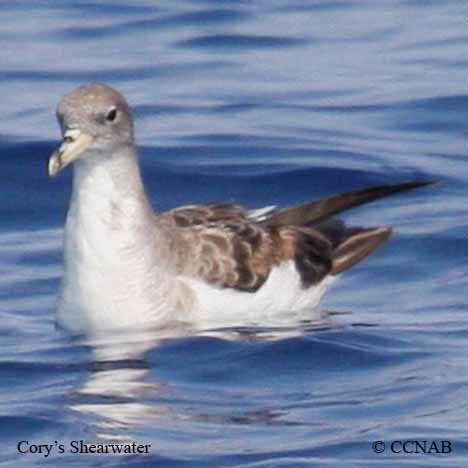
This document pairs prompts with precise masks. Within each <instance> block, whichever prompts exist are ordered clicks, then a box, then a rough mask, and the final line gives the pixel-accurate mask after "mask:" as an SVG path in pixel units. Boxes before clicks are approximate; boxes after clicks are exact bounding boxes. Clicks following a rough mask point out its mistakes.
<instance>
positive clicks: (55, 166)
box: [47, 128, 93, 177]
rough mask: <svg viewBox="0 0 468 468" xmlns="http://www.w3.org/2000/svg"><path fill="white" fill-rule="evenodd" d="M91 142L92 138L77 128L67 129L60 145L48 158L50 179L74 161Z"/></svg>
mask: <svg viewBox="0 0 468 468" xmlns="http://www.w3.org/2000/svg"><path fill="white" fill-rule="evenodd" d="M92 141H93V137H91V136H90V135H87V134H86V133H83V132H82V131H81V130H79V129H77V128H69V129H67V130H66V131H65V133H64V135H63V140H62V144H61V145H60V146H59V148H58V149H57V150H55V151H54V152H53V153H52V155H51V156H50V158H49V163H48V165H47V171H48V173H49V176H50V177H54V176H56V175H57V174H58V173H59V172H60V171H61V170H62V169H63V168H64V167H66V166H68V165H69V164H71V163H72V162H73V161H75V160H76V159H77V158H78V157H79V156H80V154H82V153H83V152H84V151H86V150H87V149H88V148H89V147H90V145H91V143H92Z"/></svg>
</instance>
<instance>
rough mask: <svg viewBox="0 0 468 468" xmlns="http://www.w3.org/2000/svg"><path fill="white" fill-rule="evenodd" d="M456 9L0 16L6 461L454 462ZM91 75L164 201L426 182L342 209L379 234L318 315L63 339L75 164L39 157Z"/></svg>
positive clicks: (44, 11) (467, 96)
mask: <svg viewBox="0 0 468 468" xmlns="http://www.w3.org/2000/svg"><path fill="white" fill-rule="evenodd" d="M467 18H468V2H466V1H462V0H460V1H456V0H452V1H450V2H443V1H440V2H437V1H418V0H383V1H373V0H367V1H366V0H353V1H351V0H337V1H332V0H330V1H326V0H322V1H320V0H288V1H280V0H268V1H267V0H252V1H246V0H240V1H232V2H230V1H226V0H199V1H190V0H185V1H182V0H171V1H169V0H162V1H159V2H156V1H149V0H135V1H128V0H126V1H124V0H109V1H104V0H102V1H98V0H71V1H70V0H34V1H31V0H15V1H12V0H5V1H4V2H2V5H1V8H0V22H1V27H0V43H1V48H0V83H1V86H0V103H1V110H2V119H1V123H0V184H1V196H0V201H1V203H0V465H1V466H2V467H3V466H5V467H9V466H56V467H64V466H73V467H89V466H106V467H115V466H129V467H134V466H138V467H139V466H161V467H184V468H185V467H190V468H191V467H213V468H222V467H231V468H234V467H236V468H240V467H245V468H280V467H281V468H283V467H321V466H332V467H335V466H346V467H367V466H368V467H375V466H379V467H386V466H394V465H397V464H399V465H403V466H408V467H410V466H418V467H452V466H460V467H466V466H467V463H468V360H467V356H468V307H467V294H466V293H467V278H468V209H467V187H468V186H467V182H468V164H467V158H468V28H467ZM91 80H98V81H103V82H106V83H108V84H110V85H112V86H114V87H116V88H117V89H119V90H120V91H121V92H123V93H124V95H125V96H126V97H127V99H128V100H129V102H130V103H131V105H132V106H133V109H134V113H135V118H136V132H137V139H138V144H139V150H140V156H141V164H142V167H143V173H144V179H145V182H146V184H147V187H148V193H149V194H150V196H151V200H152V203H153V205H154V207H155V209H157V210H166V209H170V208H172V207H174V206H177V205H180V204H188V203H208V202H216V201H229V202H237V203H242V204H245V205H246V206H248V207H250V208H255V207H261V206H265V205H278V206H286V205H289V204H294V203H300V202H304V201H307V200H309V199H312V198H315V197H320V196H324V195H327V194H331V193H336V192H342V191H346V190H352V189H357V188H362V187H365V186H368V185H373V184H380V183H392V182H401V181H405V180H411V179H428V180H438V181H439V184H438V185H436V186H434V187H430V188H424V189H420V190H418V191H414V192H411V193H406V194H402V195H398V196H395V197H392V198H390V199H386V200H383V201H379V202H376V203H373V204H371V205H368V206H366V207H362V208H359V209H356V210H352V212H350V213H348V214H346V217H345V218H346V220H347V221H348V222H350V223H351V224H356V225H359V224H361V223H362V224H365V225H368V226H378V225H390V226H393V228H394V236H393V237H392V239H391V240H390V241H389V242H388V243H387V244H386V245H385V246H384V247H383V248H381V249H379V251H378V252H376V253H375V254H374V255H373V256H372V257H371V258H369V259H367V260H366V261H364V262H362V263H361V264H359V265H358V266H356V267H355V268H353V269H352V270H350V271H348V272H346V273H345V274H344V275H343V276H342V277H341V278H340V279H339V281H337V282H336V283H335V284H334V286H333V287H332V289H331V290H330V291H329V293H328V294H327V295H326V297H325V299H324V301H323V302H322V306H321V310H320V314H319V315H317V313H316V312H317V311H315V312H314V311H311V312H310V317H309V318H308V317H307V316H305V317H302V319H301V320H300V321H297V320H296V321H295V320H291V323H288V322H287V321H286V322H285V323H283V324H282V325H281V326H272V325H271V324H268V323H259V324H258V326H242V324H240V325H239V326H238V327H234V328H233V327H231V328H229V327H227V328H221V329H206V330H181V329H178V328H177V327H174V328H167V329H165V330H159V331H158V332H153V333H148V334H145V335H143V336H142V335H133V334H132V335H126V334H123V333H122V334H116V335H109V336H108V337H106V339H104V340H102V339H101V340H99V341H95V340H94V341H93V340H91V339H90V338H86V337H83V336H71V335H69V334H67V333H65V332H63V331H60V330H56V329H55V326H54V301H55V295H56V292H57V288H58V285H59V281H60V277H61V259H62V247H61V236H62V227H63V223H64V219H65V215H66V209H67V205H68V198H69V194H70V182H71V178H70V172H71V171H66V172H65V173H64V174H61V175H60V177H58V178H57V179H54V180H52V181H51V180H49V179H48V177H47V176H46V161H47V158H48V156H49V154H50V153H51V151H53V149H54V147H55V146H56V145H57V143H58V141H59V128H58V125H57V123H56V120H55V106H56V104H57V102H58V100H59V98H60V97H61V95H63V94H64V93H65V92H67V91H70V90H71V89H73V88H74V87H75V86H77V85H79V84H82V83H84V82H88V81H91ZM278 294H281V291H278ZM73 441H76V442H73ZM79 441H83V443H84V444H111V443H113V444H115V443H121V444H131V443H133V442H135V443H136V444H142V445H143V444H147V445H150V447H148V453H147V454H133V455H132V454H130V455H112V454H91V453H88V454H86V453H75V450H74V449H73V447H74V446H75V445H74V444H78V443H79ZM377 441H381V442H382V443H383V444H380V445H379V444H377V445H376V444H374V445H373V443H374V442H377ZM405 441H410V442H409V443H407V444H406V445H403V443H404V442H405ZM412 441H418V442H419V444H420V445H417V444H416V443H414V442H412ZM424 441H426V449H425V450H423V449H422V448H421V446H422V445H423V442H424ZM443 441H446V442H447V443H446V445H445V449H444V445H443V443H442V442H443ZM433 442H434V443H435V444H436V446H437V447H438V449H434V447H432V450H429V449H430V446H431V444H432V443H433ZM43 444H46V445H47V444H48V445H50V447H51V448H50V453H49V454H47V453H46V452H44V450H45V448H44V446H42V447H39V446H41V445H43ZM447 444H448V445H447ZM447 447H449V448H450V450H448V448H447ZM39 449H41V451H42V453H38V450H39ZM405 450H406V452H407V453H405ZM81 451H83V450H81ZM23 452H25V453H23ZM377 452H380V453H377ZM424 452H426V453H424ZM437 452H440V453H437ZM46 455H47V456H46Z"/></svg>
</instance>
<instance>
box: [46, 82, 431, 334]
mask: <svg viewBox="0 0 468 468" xmlns="http://www.w3.org/2000/svg"><path fill="white" fill-rule="evenodd" d="M57 117H58V121H59V123H60V127H61V130H62V135H63V140H62V143H61V145H60V146H59V148H58V149H57V150H56V151H55V152H54V153H53V154H52V155H51V156H50V159H49V162H48V173H49V175H50V176H51V177H53V176H55V175H56V174H57V173H58V172H59V171H61V170H62V169H63V168H65V167H66V166H68V165H70V164H72V163H73V188H72V194H71V200H70V206H69V209H68V214H67V220H66V225H65V232H64V271H63V276H62V281H61V286H60V291H59V294H58V304H57V315H56V318H57V323H58V325H59V326H61V327H64V328H66V329H68V330H71V331H73V332H89V331H95V330H103V329H112V328H122V327H125V328H130V327H141V326H144V327H147V326H153V325H156V326H158V325H161V324H166V323H168V322H171V321H183V322H189V323H194V324H196V323H206V322H207V321H208V322H209V321H210V320H211V319H212V320H214V321H221V322H222V321H223V319H224V318H226V319H229V318H230V319H232V320H234V321H237V323H239V322H242V320H243V318H251V319H256V318H261V317H264V316H265V317H271V316H274V315H275V314H280V313H284V312H295V311H299V310H303V309H308V308H313V307H316V306H317V305H318V303H319V301H320V299H321V296H322V295H323V293H324V292H325V290H326V288H327V286H328V284H329V283H330V281H331V279H333V278H334V277H336V275H338V274H339V273H341V272H343V271H345V270H347V269H348V268H350V267H352V266H353V265H354V264H356V263H358V262H359V261H361V260H362V259H364V258H365V257H367V256H368V255H370V254H371V253H372V252H373V251H374V250H375V249H376V248H377V247H379V246H380V245H381V244H382V243H383V242H385V241H386V240H387V239H388V238H389V236H390V234H391V229H390V228H387V227H347V226H345V224H344V223H343V222H342V221H340V220H338V219H337V218H335V217H334V216H335V215H337V214H338V213H340V212H343V211H345V210H348V209H350V208H353V207H356V206H358V205H362V204H364V203H368V202H371V201H373V200H376V199H379V198H381V197H385V196H388V195H391V194H395V193H398V192H402V191H405V190H410V189H414V188H417V187H422V186H425V185H428V184H430V183H431V182H426V181H411V182H405V183H399V184H393V185H380V186H373V187H369V188H365V189H363V190H357V191H353V192H348V193H343V194H338V195H333V196H330V197H327V198H322V199H319V200H314V201H311V202H308V203H305V204H302V205H297V206H292V207H289V208H284V209H276V208H274V207H271V208H265V209H259V210H248V209H246V208H244V207H242V206H239V205H235V204H227V203H220V204H210V205H187V206H182V207H179V208H175V209H173V210H170V211H167V212H164V213H156V212H155V211H153V209H152V207H151V204H150V202H149V200H148V196H147V194H146V192H145V188H144V186H143V182H142V178H141V175H140V168H139V164H138V159H137V153H136V149H135V139H134V131H133V118H132V115H131V111H130V108H129V106H128V104H127V102H126V101H125V99H124V97H123V96H122V95H121V94H120V93H119V92H117V91H116V90H114V89H113V88H111V87H109V86H107V85H105V84H100V83H89V84H85V85H83V86H80V87H79V88H77V89H75V90H73V91H71V92H70V93H68V94H66V95H65V96H64V97H63V98H62V99H61V100H60V102H59V105H58V108H57ZM363 287H364V286H363Z"/></svg>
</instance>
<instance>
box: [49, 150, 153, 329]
mask: <svg viewBox="0 0 468 468" xmlns="http://www.w3.org/2000/svg"><path fill="white" fill-rule="evenodd" d="M154 216H155V215H154V213H153V211H152V209H151V207H150V204H149V202H148V199H147V197H146V195H145V192H144V188H143V184H142V180H141V176H140V172H139V168H138V163H137V160H136V156H135V155H134V154H133V153H132V152H131V149H130V148H128V149H125V150H123V149H122V150H121V152H120V153H118V154H113V155H112V157H107V158H106V157H105V156H102V155H100V154H97V153H96V154H88V155H83V156H82V157H81V160H80V161H77V162H76V163H75V167H74V173H73V189H72V197H71V202H70V208H69V211H68V215H67V222H66V226H65V239H64V243H65V249H64V257H65V258H64V274H63V278H62V286H61V294H60V297H59V305H58V315H57V319H58V322H59V323H62V324H63V325H64V326H65V327H66V328H69V329H76V330H82V329H89V328H102V327H103V325H104V326H107V327H109V326H110V325H111V324H112V323H116V324H117V323H118V325H119V326H121V325H122V324H123V323H122V321H127V320H128V323H129V324H138V323H139V322H144V321H148V315H149V314H155V313H157V311H155V310H154V308H155V307H154V300H153V299H152V293H151V290H152V289H155V288H156V286H157V283H160V282H161V279H162V278H161V277H162V273H161V270H160V268H158V265H159V259H158V258H156V257H157V256H158V255H157V252H158V250H159V249H158V248H155V245H156V244H157V234H156V233H155V226H154V222H153V219H154ZM135 298H137V299H136V301H135ZM139 300H140V302H138V301H139ZM132 310H135V313H132ZM136 315H138V316H136ZM106 322H107V323H106Z"/></svg>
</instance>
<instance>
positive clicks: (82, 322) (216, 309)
mask: <svg viewBox="0 0 468 468" xmlns="http://www.w3.org/2000/svg"><path fill="white" fill-rule="evenodd" d="M84 275H86V276H84ZM120 278H121V277H120V276H119V274H118V270H117V269H116V270H114V274H112V272H111V270H109V271H108V272H97V271H96V272H93V271H92V270H91V271H90V270H88V271H87V272H86V273H85V272H84V271H83V275H81V279H80V280H79V281H76V278H70V277H68V278H67V281H66V283H65V282H64V284H63V285H62V293H61V295H60V298H59V304H58V309H57V322H58V324H59V325H60V326H62V327H64V328H66V329H68V330H71V331H75V332H93V331H99V330H107V329H117V328H120V329H122V328H127V329H130V328H142V327H153V326H154V327H158V326H164V325H166V324H167V323H169V322H172V321H177V322H185V323H189V324H190V325H191V326H193V327H195V328H198V329H208V328H218V327H228V326H248V325H265V326H273V325H280V324H284V323H286V324H288V323H289V320H290V319H291V320H293V319H294V317H295V314H296V313H297V312H300V311H307V312H308V318H311V319H314V318H316V317H315V315H317V314H315V313H314V309H316V308H317V306H318V305H319V303H320V300H321V298H322V296H323V295H324V293H325V292H326V290H327V288H328V286H329V285H330V284H331V283H332V281H333V280H334V277H332V276H329V277H327V278H325V279H324V280H323V281H321V282H320V283H319V284H317V285H315V286H312V287H310V288H307V289H304V288H303V287H302V286H301V284H300V278H299V274H298V273H297V271H296V269H295V266H294V264H293V262H288V263H285V264H283V265H282V266H280V267H277V268H274V269H273V270H272V272H271V273H270V276H269V278H268V279H267V281H266V282H265V284H264V285H263V286H262V287H261V288H260V289H259V290H258V291H256V292H253V293H252V292H243V291H237V290H233V289H226V288H224V289H220V288H216V287H213V286H211V285H209V284H207V283H204V282H202V281H200V280H195V279H192V278H187V277H177V278H173V279H172V280H170V281H165V282H164V284H163V285H162V286H161V287H162V289H163V290H164V291H166V292H162V293H161V294H159V293H158V290H157V284H154V285H151V287H152V292H151V294H145V290H144V289H142V288H139V285H138V278H135V280H136V281H135V282H134V283H133V285H132V284H124V282H123V281H122V280H121V279H120ZM142 281H143V279H142ZM143 282H144V281H143ZM78 284H79V286H80V287H79V289H78V287H77V285H78ZM168 288H172V289H170V290H168ZM187 293H188V294H189V296H190V298H191V301H190V307H189V309H188V310H187V309H185V308H178V307H177V306H175V305H174V304H176V303H177V300H174V298H176V297H177V295H178V294H181V295H187Z"/></svg>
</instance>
